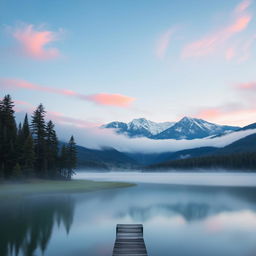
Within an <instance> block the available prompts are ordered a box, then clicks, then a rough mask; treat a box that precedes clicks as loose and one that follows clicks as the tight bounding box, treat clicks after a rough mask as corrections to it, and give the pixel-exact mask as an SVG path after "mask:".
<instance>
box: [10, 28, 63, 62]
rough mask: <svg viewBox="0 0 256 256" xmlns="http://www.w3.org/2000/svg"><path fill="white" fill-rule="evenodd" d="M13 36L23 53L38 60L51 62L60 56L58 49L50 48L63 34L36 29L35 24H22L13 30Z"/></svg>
mask: <svg viewBox="0 0 256 256" xmlns="http://www.w3.org/2000/svg"><path fill="white" fill-rule="evenodd" d="M11 33H12V36H13V37H14V38H15V39H16V41H17V42H18V44H19V49H18V50H20V51H21V53H22V54H23V55H24V56H26V57H29V58H33V59H37V60H49V59H53V58H56V57H59V56H60V52H59V50H58V49H57V48H54V47H52V46H50V44H51V43H52V42H54V41H57V40H59V39H60V33H61V32H54V31H50V30H45V29H43V28H42V27H39V28H36V27H35V26H34V25H33V24H22V25H19V26H18V27H17V28H14V29H11Z"/></svg>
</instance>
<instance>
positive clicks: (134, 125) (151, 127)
mask: <svg viewBox="0 0 256 256" xmlns="http://www.w3.org/2000/svg"><path fill="white" fill-rule="evenodd" d="M173 124H174V123H173V122H163V123H156V122H153V121H150V120H147V119H145V118H138V119H133V120H132V121H131V122H129V123H123V122H117V121H116V122H111V123H108V124H106V125H103V126H102V128H113V129H116V132H117V133H119V134H126V135H127V136H129V137H147V138H151V137H152V136H154V135H157V134H159V133H161V132H162V131H164V130H166V129H168V128H170V127H171V126H172V125H173Z"/></svg>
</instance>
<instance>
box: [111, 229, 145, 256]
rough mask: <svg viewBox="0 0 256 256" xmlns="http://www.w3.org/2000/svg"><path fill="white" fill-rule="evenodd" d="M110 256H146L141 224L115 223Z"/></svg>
mask: <svg viewBox="0 0 256 256" xmlns="http://www.w3.org/2000/svg"><path fill="white" fill-rule="evenodd" d="M112 256H148V254H147V249H146V246H145V242H144V238H143V225H141V224H117V226H116V241H115V245H114V249H113V254H112Z"/></svg>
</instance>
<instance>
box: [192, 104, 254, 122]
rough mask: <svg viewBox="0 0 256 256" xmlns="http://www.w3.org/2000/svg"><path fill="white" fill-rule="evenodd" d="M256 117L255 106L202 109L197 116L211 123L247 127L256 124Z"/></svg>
mask: <svg viewBox="0 0 256 256" xmlns="http://www.w3.org/2000/svg"><path fill="white" fill-rule="evenodd" d="M255 115H256V107H255V106H242V105H241V106H240V107H239V106H234V107H233V108H232V107H230V106H220V107H214V108H206V109H201V110H199V111H198V113H197V114H196V115H195V116H196V117H197V118H202V119H205V120H208V121H211V122H216V123H222V124H234V125H237V124H239V125H247V124H249V123H254V122H255V121H256V120H255Z"/></svg>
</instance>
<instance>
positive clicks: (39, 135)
mask: <svg viewBox="0 0 256 256" xmlns="http://www.w3.org/2000/svg"><path fill="white" fill-rule="evenodd" d="M44 118H45V110H44V107H43V105H42V104H40V105H39V106H38V107H37V109H36V110H35V111H34V113H33V115H32V123H31V128H32V134H33V138H34V146H35V168H36V172H37V175H38V176H39V177H46V176H47V158H46V126H45V119H44Z"/></svg>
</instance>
